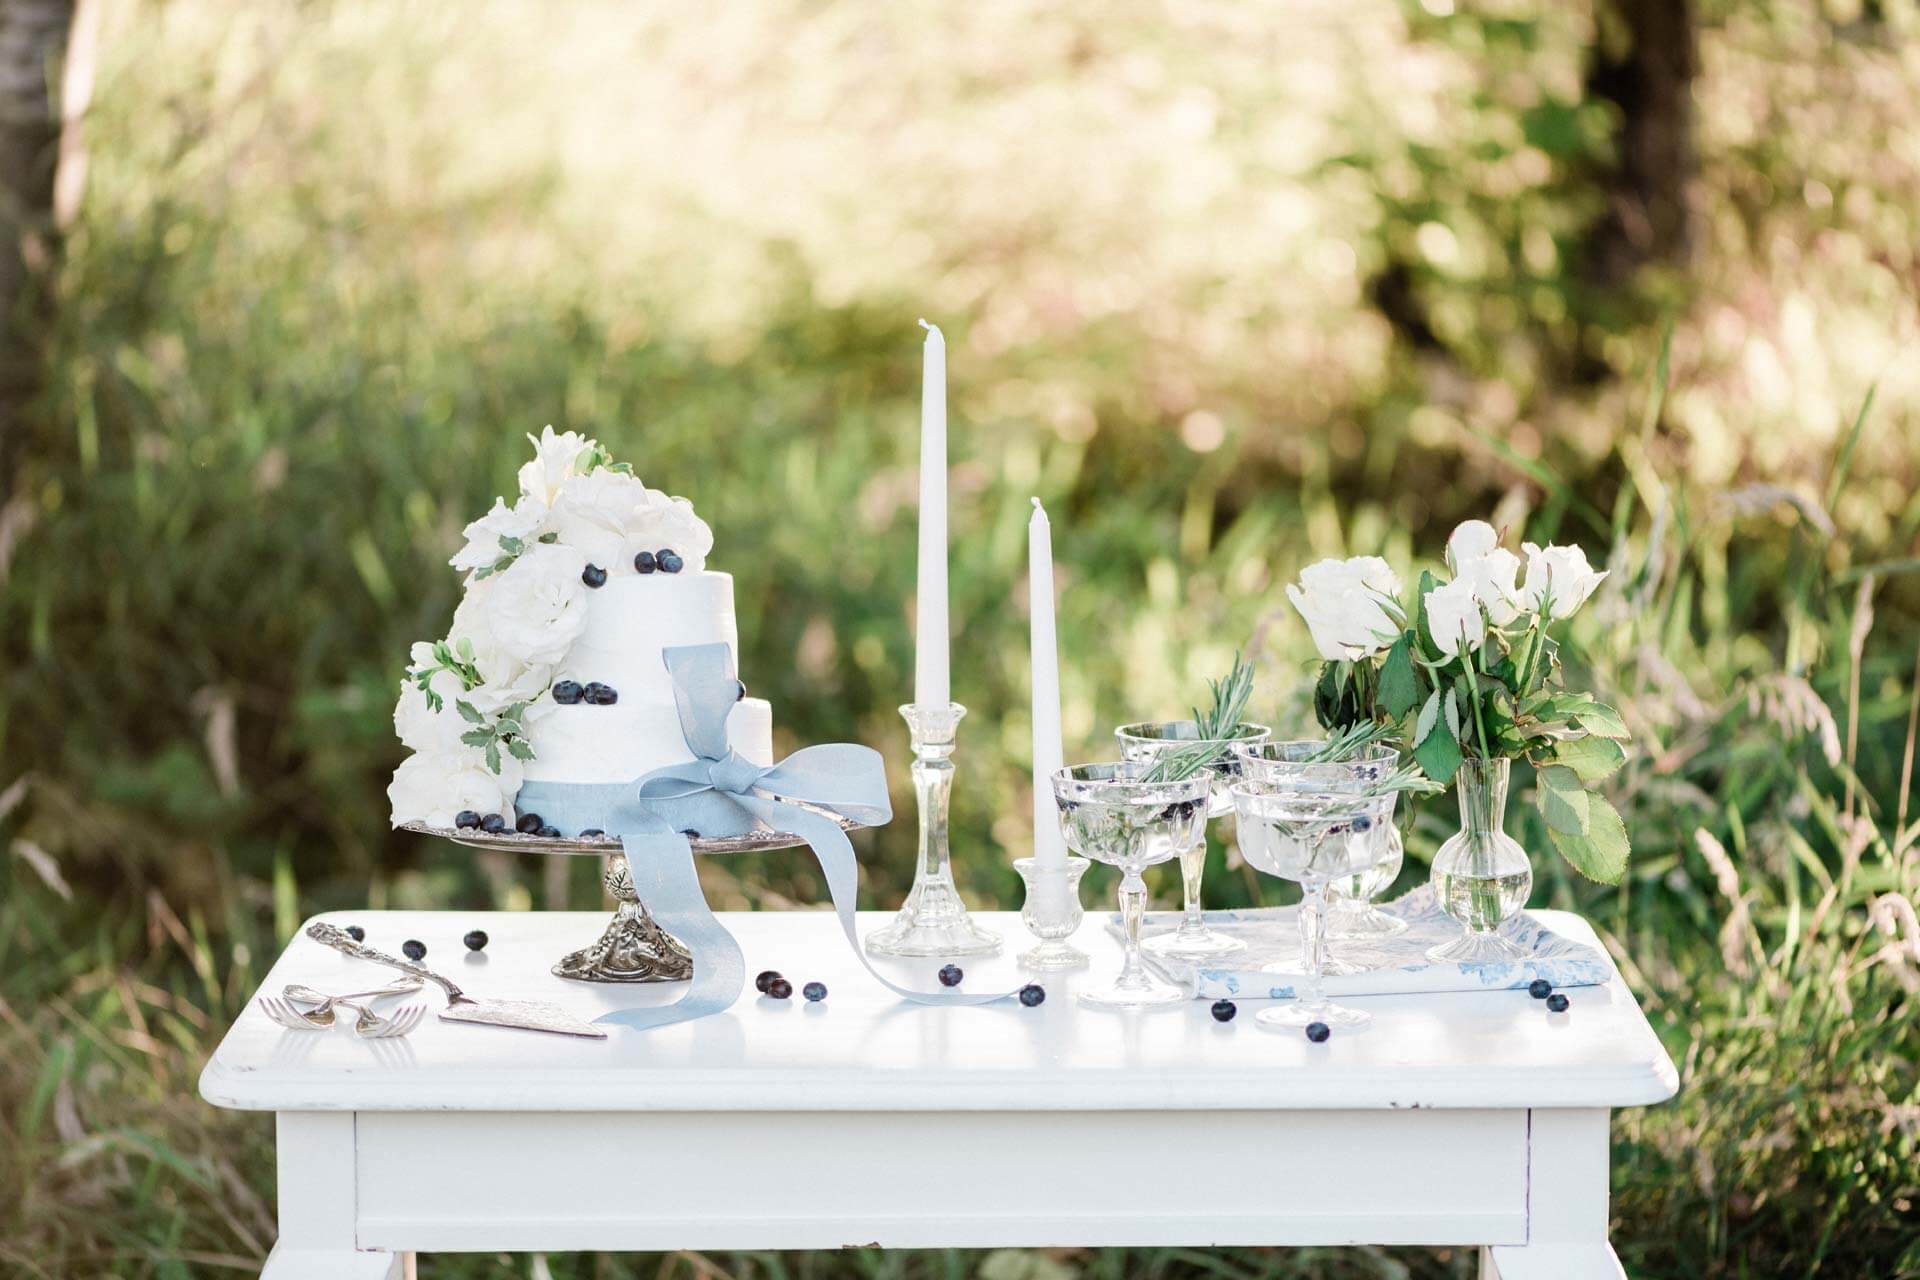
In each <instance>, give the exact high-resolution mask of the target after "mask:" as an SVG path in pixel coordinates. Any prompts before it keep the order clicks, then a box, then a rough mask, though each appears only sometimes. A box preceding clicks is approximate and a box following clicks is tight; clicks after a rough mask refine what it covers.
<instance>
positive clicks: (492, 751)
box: [487, 738, 500, 773]
mask: <svg viewBox="0 0 1920 1280" xmlns="http://www.w3.org/2000/svg"><path fill="white" fill-rule="evenodd" d="M487 768H489V769H491V770H493V771H494V772H495V773H498V772H500V743H499V741H498V740H497V739H494V738H488V739H487Z"/></svg>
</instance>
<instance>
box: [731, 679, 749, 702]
mask: <svg viewBox="0 0 1920 1280" xmlns="http://www.w3.org/2000/svg"><path fill="white" fill-rule="evenodd" d="M734 683H735V684H737V685H739V686H740V694H739V696H738V697H736V698H734V701H735V702H745V701H746V700H747V682H746V681H745V680H735V681H734Z"/></svg>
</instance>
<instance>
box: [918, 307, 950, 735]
mask: <svg viewBox="0 0 1920 1280" xmlns="http://www.w3.org/2000/svg"><path fill="white" fill-rule="evenodd" d="M920 327H921V328H923V329H925V330H926V331H927V343H926V352H925V363H924V364H923V365H922V367H921V375H920V571H919V579H918V587H917V592H916V602H917V603H916V609H915V613H916V617H917V624H916V625H917V630H916V633H915V638H914V651H913V700H914V702H915V703H917V704H919V705H920V706H923V707H926V706H935V707H944V706H946V705H947V703H949V702H951V701H953V692H952V686H951V683H950V679H949V675H948V662H949V655H948V651H947V644H948V637H947V340H946V339H945V338H943V337H942V336H941V335H940V329H939V327H938V326H937V325H931V324H928V323H927V322H926V321H925V320H922V321H921V322H920Z"/></svg>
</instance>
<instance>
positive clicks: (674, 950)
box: [553, 854, 693, 982]
mask: <svg viewBox="0 0 1920 1280" xmlns="http://www.w3.org/2000/svg"><path fill="white" fill-rule="evenodd" d="M602 879H603V881H604V883H605V884H606V886H607V892H608V893H610V894H612V895H613V899H614V901H615V902H617V903H619V904H620V905H619V906H618V907H616V908H615V909H614V913H613V919H612V921H611V922H609V923H608V925H607V931H606V932H605V933H603V934H601V935H600V941H598V942H596V943H594V944H593V945H592V946H590V947H585V948H583V949H581V950H579V951H575V952H573V953H571V954H570V955H565V956H562V957H561V958H560V962H559V963H558V964H556V965H554V966H553V974H554V976H555V977H557V978H576V979H578V980H580V981H581V982H684V981H685V980H687V979H688V978H691V977H692V976H693V953H692V952H690V951H688V950H687V949H686V947H685V946H683V945H682V944H681V942H680V939H678V938H676V937H674V936H673V935H672V934H670V933H668V932H667V931H666V930H665V929H662V928H661V927H660V926H659V924H658V923H657V922H656V921H655V920H654V918H653V917H652V916H650V915H648V914H647V906H646V904H645V903H644V902H642V901H640V895H639V894H637V893H635V892H634V891H633V876H632V875H631V874H630V873H629V872H628V870H627V859H626V856H625V855H624V854H615V855H614V856H613V857H611V858H608V859H607V871H606V875H605V876H604V877H602Z"/></svg>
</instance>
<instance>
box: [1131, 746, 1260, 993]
mask: <svg viewBox="0 0 1920 1280" xmlns="http://www.w3.org/2000/svg"><path fill="white" fill-rule="evenodd" d="M1200 732H1201V728H1200V723H1199V722H1198V721H1196V720H1152V721H1142V722H1140V723H1138V724H1123V725H1121V726H1120V727H1119V728H1118V729H1115V730H1114V731H1113V736H1114V737H1115V738H1116V739H1118V740H1119V743H1120V755H1121V758H1122V759H1125V760H1129V761H1134V762H1137V763H1144V764H1154V763H1158V762H1159V761H1160V760H1162V759H1163V758H1165V757H1166V756H1167V755H1169V754H1170V753H1172V752H1175V751H1182V752H1184V751H1191V750H1194V749H1195V748H1197V747H1199V746H1201V745H1202V744H1203V743H1206V742H1212V743H1213V744H1215V745H1216V746H1217V747H1218V758H1217V759H1214V760H1212V761H1210V762H1208V763H1207V765H1206V766H1205V768H1206V773H1207V775H1208V776H1209V777H1210V778H1211V780H1212V786H1211V788H1210V789H1209V793H1208V801H1207V816H1208V817H1211V818H1217V817H1219V816H1220V815H1222V814H1225V813H1231V812H1232V811H1233V800H1232V799H1231V797H1229V796H1228V795H1227V785H1228V784H1229V783H1230V782H1232V781H1233V779H1234V776H1235V774H1236V773H1237V771H1238V770H1237V765H1236V763H1235V762H1236V756H1235V754H1234V752H1235V751H1236V750H1238V749H1239V748H1241V747H1244V746H1249V745H1253V744H1257V743H1262V742H1265V741H1266V740H1267V737H1268V730H1267V727H1266V726H1265V725H1260V724H1242V725H1236V726H1235V727H1234V731H1233V735H1232V736H1231V737H1227V738H1212V739H1205V738H1202V737H1201V736H1200ZM1206 865H1207V842H1206V839H1205V838H1204V833H1203V835H1202V839H1201V840H1200V842H1199V843H1198V844H1196V845H1194V847H1193V848H1192V849H1190V850H1188V851H1187V852H1186V853H1183V854H1181V855H1180V885H1181V888H1182V890H1183V899H1184V901H1183V904H1182V911H1181V914H1180V927H1179V928H1177V929H1174V930H1172V931H1171V932H1169V933H1160V934H1155V935H1154V936H1153V937H1151V938H1148V939H1147V940H1146V941H1145V942H1144V943H1142V944H1141V945H1142V946H1143V947H1144V948H1145V949H1146V950H1147V951H1148V952H1150V953H1152V954H1153V955H1156V956H1165V957H1167V958H1169V959H1174V960H1190V961H1205V960H1213V959H1217V958H1219V957H1220V956H1225V955H1232V954H1233V953H1234V952H1236V951H1245V950H1246V949H1247V944H1246V943H1244V942H1242V941H1241V940H1240V939H1238V938H1230V937H1228V936H1227V935H1226V934H1224V933H1216V932H1215V931H1214V930H1212V929H1209V928H1207V922H1206V917H1205V916H1204V915H1202V914H1201V906H1200V878H1201V875H1202V874H1203V873H1204V872H1205V870H1206Z"/></svg>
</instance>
